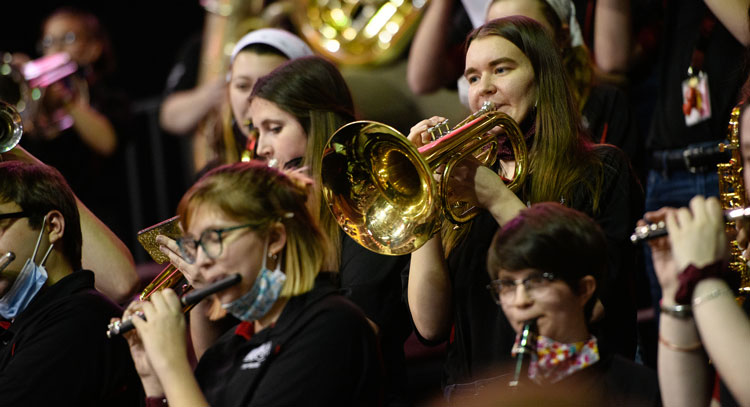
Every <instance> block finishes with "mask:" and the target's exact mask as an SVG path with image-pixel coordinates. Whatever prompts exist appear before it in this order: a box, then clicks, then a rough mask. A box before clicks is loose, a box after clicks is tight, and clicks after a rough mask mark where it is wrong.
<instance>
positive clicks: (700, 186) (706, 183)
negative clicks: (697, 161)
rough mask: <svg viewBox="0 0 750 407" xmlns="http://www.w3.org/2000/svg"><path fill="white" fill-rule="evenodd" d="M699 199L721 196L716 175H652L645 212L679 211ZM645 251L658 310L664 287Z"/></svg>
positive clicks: (672, 173) (651, 288)
mask: <svg viewBox="0 0 750 407" xmlns="http://www.w3.org/2000/svg"><path fill="white" fill-rule="evenodd" d="M696 195H703V196H705V197H709V196H718V195H719V175H718V173H717V172H716V171H711V172H704V173H695V174H693V173H690V172H688V171H671V172H666V171H665V172H662V171H653V170H651V171H649V173H648V179H647V181H646V211H655V210H657V209H659V208H662V207H665V206H671V207H675V208H680V207H683V206H687V205H688V203H690V199H692V198H693V197H694V196H696ZM643 247H644V250H645V262H646V275H647V276H648V279H649V286H650V293H651V300H652V303H653V305H654V306H655V307H656V311H657V315H658V311H659V310H658V303H659V300H660V299H661V287H660V286H659V281H658V280H657V279H656V275H655V274H654V267H653V265H652V264H651V249H650V248H649V247H648V245H645V244H644V245H643Z"/></svg>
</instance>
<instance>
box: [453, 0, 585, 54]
mask: <svg viewBox="0 0 750 407" xmlns="http://www.w3.org/2000/svg"><path fill="white" fill-rule="evenodd" d="M544 1H546V2H547V4H549V5H550V7H552V9H553V10H555V14H557V17H558V18H559V19H560V21H561V22H562V23H563V24H564V23H566V22H567V23H568V30H569V31H570V45H571V46H572V47H579V46H581V45H583V34H581V26H580V25H578V20H577V19H576V6H575V4H573V2H572V1H571V0H544ZM461 2H462V3H463V5H464V9H466V12H467V14H468V15H469V19H470V20H471V23H472V25H473V26H474V28H477V27H479V26H481V25H482V24H484V23H485V22H486V19H487V12H488V11H489V9H490V6H491V5H492V2H493V0H462V1H461Z"/></svg>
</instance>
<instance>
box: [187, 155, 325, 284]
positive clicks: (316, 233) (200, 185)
mask: <svg viewBox="0 0 750 407" xmlns="http://www.w3.org/2000/svg"><path fill="white" fill-rule="evenodd" d="M310 185H311V181H310V180H309V178H306V177H305V176H304V175H302V174H301V173H299V172H282V171H279V170H276V169H273V168H270V167H267V166H266V165H265V164H264V163H261V162H257V161H251V162H239V163H234V164H227V165H223V166H220V167H217V168H215V169H213V170H211V171H209V172H207V173H206V174H205V175H204V176H203V177H201V178H200V179H199V180H198V182H196V183H195V185H193V186H192V187H191V188H190V189H189V190H188V191H187V192H186V193H185V195H184V196H183V197H182V200H181V201H180V204H179V205H178V208H177V213H178V214H179V215H180V222H181V224H182V226H183V230H187V227H188V226H189V225H190V223H191V221H192V215H193V213H194V210H195V209H196V208H197V207H199V206H201V205H204V204H208V205H212V206H214V207H215V208H216V209H219V210H221V211H222V212H223V213H224V214H225V215H227V216H228V217H230V218H232V219H235V220H237V221H238V222H244V223H253V224H254V226H253V227H252V228H253V230H254V231H255V232H256V233H258V234H259V235H261V236H267V235H268V233H269V232H270V229H271V227H273V226H274V225H276V224H278V223H281V224H282V225H283V226H284V228H285V230H286V245H285V247H284V249H283V252H282V253H281V256H280V257H281V259H282V270H283V271H284V273H285V274H286V283H285V284H284V288H283V289H282V291H281V296H282V297H292V296H295V295H300V294H303V293H306V292H308V291H310V290H311V289H312V288H313V285H314V282H315V277H316V276H317V275H318V272H319V271H320V269H321V266H322V265H323V259H324V258H325V256H326V254H327V252H328V250H329V246H330V244H329V243H328V240H327V238H326V236H325V235H324V234H323V233H322V232H321V231H320V228H319V227H318V226H317V224H316V223H315V221H314V219H313V217H312V216H311V215H310V213H309V211H308V209H307V206H306V201H307V197H308V190H309V187H310Z"/></svg>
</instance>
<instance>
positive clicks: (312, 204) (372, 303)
mask: <svg viewBox="0 0 750 407" xmlns="http://www.w3.org/2000/svg"><path fill="white" fill-rule="evenodd" d="M247 105H248V108H247V109H246V110H245V111H244V112H243V113H244V115H243V116H242V117H241V118H239V119H240V121H242V122H245V121H247V122H249V123H252V127H253V130H254V131H255V132H256V133H257V143H256V146H257V147H256V151H257V155H258V158H259V159H261V160H264V161H265V162H266V163H268V164H269V165H274V166H276V167H279V168H282V167H296V168H299V169H300V170H301V171H304V172H306V173H307V174H309V175H310V177H311V178H312V179H313V181H314V182H313V184H312V186H311V189H312V191H311V194H310V199H309V200H308V206H309V209H310V213H311V215H312V216H313V217H314V218H315V220H316V222H317V224H318V225H319V227H320V228H321V230H322V231H323V234H324V235H325V236H326V239H328V241H329V242H331V250H329V251H328V252H327V253H326V258H325V259H324V261H323V269H324V270H326V271H338V277H339V279H340V285H341V288H342V290H343V291H344V293H345V294H346V296H347V297H348V298H349V299H351V300H352V302H354V303H355V304H357V306H359V307H360V308H362V310H363V311H364V313H365V315H366V316H367V318H368V320H369V321H370V322H371V325H372V327H373V329H374V330H375V331H376V332H377V334H378V337H379V339H380V345H381V349H382V353H383V359H384V365H385V370H386V373H387V376H388V386H387V390H386V393H387V395H386V399H387V400H386V404H391V403H392V404H393V405H399V404H403V403H405V402H406V401H405V400H406V398H407V394H406V381H407V380H406V370H405V369H406V368H405V356H404V342H405V341H406V338H407V337H408V336H409V334H410V333H411V324H410V322H409V317H408V311H407V309H406V306H405V304H404V303H403V301H402V285H401V272H402V270H403V269H404V267H406V265H407V264H408V256H384V255H379V254H376V253H374V252H370V251H369V250H367V249H365V248H363V247H361V246H359V245H358V244H357V243H356V242H355V241H354V240H353V239H351V238H349V237H348V235H346V234H345V233H344V232H343V231H342V230H341V229H340V227H339V225H338V224H337V223H336V221H335V219H334V218H333V215H332V214H331V211H330V209H329V208H328V206H327V204H326V202H325V200H324V198H323V194H322V192H321V189H320V185H321V183H320V179H321V157H322V155H323V149H324V147H325V144H326V142H327V141H328V138H329V137H330V135H331V134H333V133H334V132H335V131H336V130H337V129H338V128H340V127H341V126H343V125H344V124H346V123H349V122H351V121H353V120H354V119H355V111H354V103H353V101H352V98H351V95H350V92H349V88H348V86H347V84H346V82H345V81H344V79H343V77H342V76H341V73H340V72H339V71H338V69H337V68H336V66H335V65H333V64H332V63H330V62H328V61H326V60H325V59H323V58H320V57H316V56H309V57H302V58H297V59H293V60H290V61H288V62H286V63H284V64H283V65H281V66H279V67H278V68H276V69H275V70H274V71H272V72H271V73H270V74H268V75H266V76H264V77H261V78H260V79H258V81H257V82H256V83H255V86H254V87H253V90H252V93H251V94H250V97H249V100H248V101H247ZM198 238H199V236H195V239H198ZM158 241H159V242H160V244H162V245H163V251H164V252H165V253H166V254H167V255H168V256H169V258H170V261H171V262H172V264H174V265H175V266H177V268H179V269H180V270H182V271H183V273H184V274H185V275H186V276H187V277H188V279H200V278H201V276H200V275H197V276H196V272H195V267H194V266H192V265H189V264H186V262H185V261H184V259H183V256H182V253H181V251H180V248H179V247H178V245H177V244H176V242H174V241H171V240H169V239H166V238H164V237H159V238H158ZM204 244H205V241H204ZM191 283H194V285H196V284H197V285H200V284H204V282H201V281H191ZM202 308H205V305H200V304H199V305H198V306H196V308H195V309H194V310H193V311H192V312H191V333H192V338H193V344H194V346H195V349H196V354H197V355H198V356H200V354H201V353H202V351H203V349H204V348H205V347H206V346H207V345H208V344H210V343H211V342H212V341H213V338H212V335H214V334H217V333H218V332H220V331H221V327H217V326H214V324H204V322H205V318H203V317H202V315H201V314H202V313H203V311H204V310H203V309H202ZM199 324H200V325H199ZM204 325H205V326H204Z"/></svg>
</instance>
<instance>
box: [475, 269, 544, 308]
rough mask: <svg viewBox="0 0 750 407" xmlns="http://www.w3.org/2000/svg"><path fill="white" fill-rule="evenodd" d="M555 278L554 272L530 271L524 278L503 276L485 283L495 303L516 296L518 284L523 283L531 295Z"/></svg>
mask: <svg viewBox="0 0 750 407" xmlns="http://www.w3.org/2000/svg"><path fill="white" fill-rule="evenodd" d="M554 280H557V277H555V275H554V274H552V273H548V272H544V273H532V274H531V275H530V276H528V277H526V278H524V279H518V280H513V279H510V278H503V279H499V280H493V281H491V282H490V283H489V284H488V285H487V290H489V292H490V294H491V295H492V299H493V300H495V302H496V303H498V304H500V303H506V304H508V303H510V302H512V301H513V300H514V299H515V298H516V291H517V289H516V288H517V287H518V286H519V285H523V288H524V289H525V290H526V292H527V293H528V294H529V295H533V294H534V292H535V291H539V289H541V288H544V287H546V286H547V284H549V283H550V282H552V281H554Z"/></svg>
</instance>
